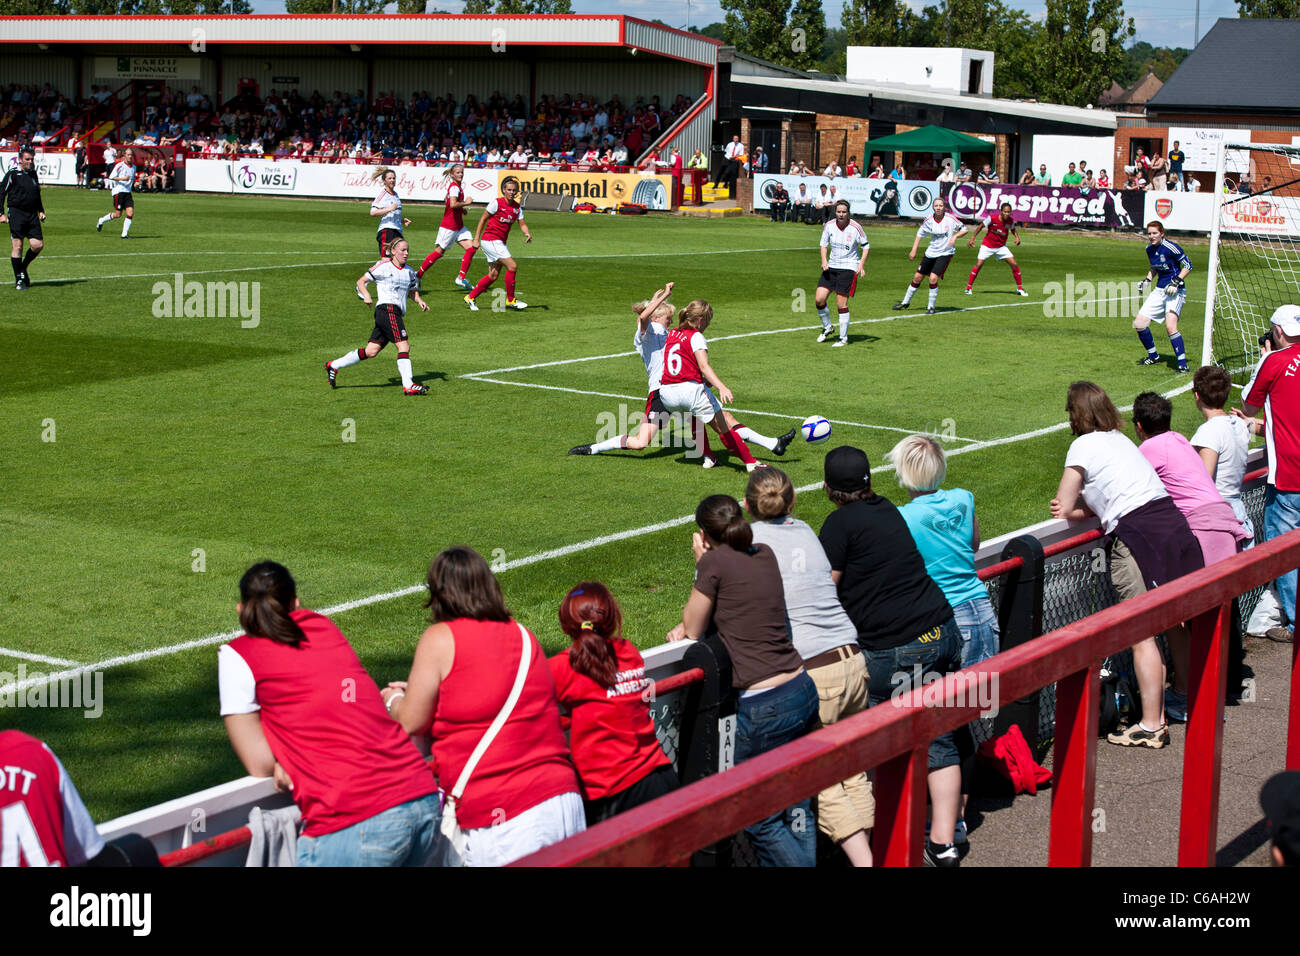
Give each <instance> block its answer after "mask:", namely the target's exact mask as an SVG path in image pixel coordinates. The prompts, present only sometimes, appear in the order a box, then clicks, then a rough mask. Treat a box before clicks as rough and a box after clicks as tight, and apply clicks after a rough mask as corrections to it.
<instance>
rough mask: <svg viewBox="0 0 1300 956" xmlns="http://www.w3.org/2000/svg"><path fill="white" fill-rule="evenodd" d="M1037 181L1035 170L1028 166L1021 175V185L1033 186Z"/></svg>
mask: <svg viewBox="0 0 1300 956" xmlns="http://www.w3.org/2000/svg"><path fill="white" fill-rule="evenodd" d="M1036 181H1037V180H1035V179H1034V171H1033V170H1032V169H1030V168H1029V167H1028V166H1026V167H1025V171H1024V173H1023V175H1021V177H1020V185H1021V186H1032V185H1034V183H1035V182H1036Z"/></svg>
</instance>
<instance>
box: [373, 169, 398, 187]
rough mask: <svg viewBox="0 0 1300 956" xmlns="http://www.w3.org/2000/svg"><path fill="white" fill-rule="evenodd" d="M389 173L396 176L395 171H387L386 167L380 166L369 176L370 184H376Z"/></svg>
mask: <svg viewBox="0 0 1300 956" xmlns="http://www.w3.org/2000/svg"><path fill="white" fill-rule="evenodd" d="M389 173H392V174H393V175H394V176H396V175H397V171H396V170H394V169H389V168H388V167H387V166H380V167H379V168H377V169H376V170H375V171H374V172H373V173H371V174H370V181H371V182H372V183H377V182H379V181H380V180H382V179H383V178H384V177H385V176H387V175H388V174H389Z"/></svg>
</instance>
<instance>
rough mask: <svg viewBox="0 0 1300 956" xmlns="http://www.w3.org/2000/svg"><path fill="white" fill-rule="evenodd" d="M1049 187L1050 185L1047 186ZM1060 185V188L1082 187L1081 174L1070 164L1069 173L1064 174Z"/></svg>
mask: <svg viewBox="0 0 1300 956" xmlns="http://www.w3.org/2000/svg"><path fill="white" fill-rule="evenodd" d="M1049 185H1050V184H1049ZM1061 185H1062V186H1082V185H1083V174H1082V173H1080V172H1079V171H1078V170H1077V169H1076V168H1075V166H1074V163H1071V164H1070V171H1069V172H1068V173H1066V174H1065V175H1064V176H1062V177H1061Z"/></svg>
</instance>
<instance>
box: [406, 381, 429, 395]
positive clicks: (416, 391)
mask: <svg viewBox="0 0 1300 956" xmlns="http://www.w3.org/2000/svg"><path fill="white" fill-rule="evenodd" d="M402 394H403V395H428V394H429V386H428V385H421V384H420V383H419V382H416V383H415V384H414V385H411V386H410V387H409V388H404V389H402Z"/></svg>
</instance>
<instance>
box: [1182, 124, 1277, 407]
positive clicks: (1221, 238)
mask: <svg viewBox="0 0 1300 956" xmlns="http://www.w3.org/2000/svg"><path fill="white" fill-rule="evenodd" d="M1216 167H1217V168H1216V170H1215V174H1214V193H1213V195H1214V197H1215V198H1216V203H1215V207H1214V213H1213V215H1212V217H1211V226H1210V261H1209V267H1208V271H1209V277H1208V280H1207V282H1206V297H1205V335H1204V339H1203V343H1202V361H1201V364H1203V365H1219V366H1222V367H1223V368H1224V369H1225V370H1227V372H1228V374H1229V375H1230V376H1231V378H1232V380H1233V382H1234V383H1235V384H1237V385H1239V386H1240V385H1244V384H1245V383H1246V381H1247V380H1248V379H1249V377H1250V373H1251V370H1252V369H1253V368H1254V366H1255V363H1256V362H1257V361H1258V359H1259V351H1260V346H1259V337H1260V336H1261V335H1263V334H1264V333H1266V332H1267V331H1268V328H1269V317H1270V316H1271V315H1272V314H1273V310H1274V309H1276V308H1277V307H1278V306H1279V305H1285V304H1296V305H1300V146H1284V145H1281V144H1272V143H1245V142H1232V141H1228V142H1224V143H1223V144H1222V145H1221V146H1220V148H1219V155H1218V161H1217V163H1216ZM1243 180H1247V181H1248V182H1249V190H1250V191H1249V192H1240V191H1238V189H1237V187H1238V186H1239V185H1240V184H1241V182H1242V181H1243ZM1225 187H1227V189H1228V190H1229V191H1227V192H1225Z"/></svg>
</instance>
